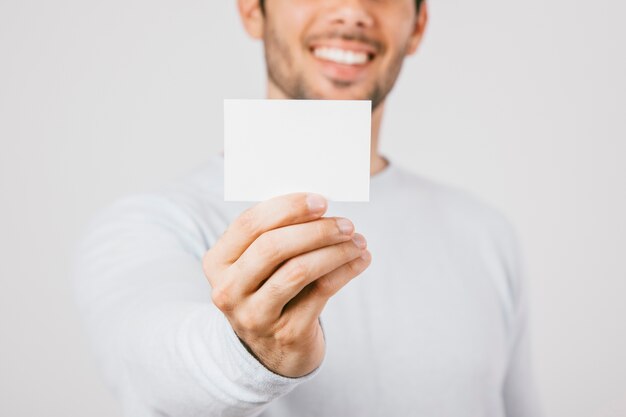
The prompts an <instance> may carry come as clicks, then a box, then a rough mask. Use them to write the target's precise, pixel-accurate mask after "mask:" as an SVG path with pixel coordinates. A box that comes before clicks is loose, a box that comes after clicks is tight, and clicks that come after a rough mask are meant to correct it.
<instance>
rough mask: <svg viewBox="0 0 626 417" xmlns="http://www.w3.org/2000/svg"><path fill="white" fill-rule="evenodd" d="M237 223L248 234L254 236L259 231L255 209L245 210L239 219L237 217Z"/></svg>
mask: <svg viewBox="0 0 626 417" xmlns="http://www.w3.org/2000/svg"><path fill="white" fill-rule="evenodd" d="M236 221H237V226H238V227H239V228H240V229H242V230H243V231H244V232H246V233H248V234H254V233H256V232H257V230H258V225H257V219H256V215H255V211H254V207H249V208H247V209H245V210H244V211H243V212H242V213H241V214H240V215H239V217H237V220H236Z"/></svg>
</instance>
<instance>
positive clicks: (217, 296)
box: [76, 0, 539, 417]
mask: <svg viewBox="0 0 626 417" xmlns="http://www.w3.org/2000/svg"><path fill="white" fill-rule="evenodd" d="M238 5H239V12H240V15H241V19H242V21H243V24H244V26H245V28H246V30H247V31H248V33H249V34H250V35H251V36H252V37H254V38H258V39H262V40H263V43H264V47H265V57H266V62H267V74H268V84H267V86H268V89H267V92H268V93H267V94H268V97H269V98H294V99H295V98H298V99H302V98H319V99H369V100H372V109H373V110H372V111H373V113H372V147H371V149H372V155H371V191H370V193H371V201H370V203H368V204H365V205H364V204H362V203H361V204H358V203H356V204H350V203H335V204H334V209H335V211H336V213H337V214H340V216H329V215H328V214H329V204H328V203H327V202H326V201H325V200H324V199H323V198H322V197H321V196H317V195H314V194H308V193H304V192H303V193H293V194H288V195H284V196H279V197H276V198H273V199H270V200H267V201H263V202H260V203H258V204H254V205H250V204H241V203H226V202H224V201H223V188H222V187H223V159H222V156H221V155H214V156H212V157H211V159H210V161H209V163H208V164H207V165H206V166H205V167H203V168H201V169H200V170H198V171H196V172H195V173H194V174H192V175H191V176H189V177H188V178H185V179H183V180H182V181H179V182H174V183H172V184H170V185H169V186H167V187H164V188H163V189H162V190H160V191H159V192H154V193H150V194H145V195H139V196H134V197H130V198H127V199H124V200H122V201H120V202H118V203H117V204H115V205H113V206H112V207H110V208H109V209H107V210H105V211H104V212H103V213H101V214H100V216H99V217H98V218H97V219H96V220H95V221H94V222H93V224H92V226H91V228H90V230H89V233H88V234H87V236H86V237H85V239H84V242H83V244H82V246H81V251H80V253H79V256H78V260H77V270H76V279H77V280H76V288H77V296H78V297H77V298H78V302H79V305H80V306H81V309H82V311H83V314H84V317H85V322H86V326H87V329H88V330H89V332H90V335H91V336H92V340H93V344H94V348H95V350H96V352H97V354H98V359H99V361H100V363H101V365H102V368H103V370H104V372H105V376H106V379H107V381H108V383H109V384H110V386H111V387H112V389H113V390H114V391H115V392H116V394H117V395H118V397H119V398H120V400H121V401H122V403H123V405H124V410H125V413H126V415H128V416H135V417H141V416H165V415H167V416H257V415H261V416H266V417H283V416H387V415H389V416H428V417H432V416H445V417H448V416H449V417H463V416H468V417H470V416H471V417H476V416H489V417H501V416H507V417H511V416H523V417H530V416H538V415H539V407H538V405H537V404H538V401H537V399H536V396H535V394H534V389H533V385H532V381H531V377H530V371H529V369H530V359H529V343H528V313H527V299H526V296H527V292H526V291H525V284H524V281H523V279H522V273H521V259H520V255H519V250H518V247H517V239H516V237H515V233H514V231H513V229H512V227H511V226H510V224H509V222H508V221H507V220H506V219H505V218H504V217H503V216H502V215H501V214H500V213H499V212H498V211H496V210H494V209H492V208H490V207H489V206H488V205H486V204H484V203H482V202H481V201H479V200H478V199H477V198H475V197H472V196H471V195H469V194H467V193H465V192H463V191H461V190H458V189H455V188H452V187H449V186H444V185H442V184H439V183H436V182H434V181H431V180H429V179H426V178H423V177H420V176H417V175H415V174H411V173H409V172H408V171H406V170H404V169H402V168H400V167H398V166H396V165H395V164H393V163H390V161H389V159H388V158H385V157H383V156H381V155H380V154H379V153H378V150H377V145H378V132H379V127H380V123H381V119H382V115H383V110H384V105H385V98H386V97H387V94H388V93H389V91H390V90H391V88H392V86H393V84H394V82H395V81H396V78H397V76H398V74H399V73H400V69H401V66H402V62H403V60H404V58H405V56H407V55H411V54H413V53H414V52H415V51H416V49H417V47H418V45H419V43H420V40H421V38H422V35H423V33H424V29H425V27H426V22H427V8H426V4H423V3H422V2H420V1H419V0H418V1H417V2H416V1H415V0H269V1H265V2H263V1H259V0H239V2H238ZM328 151H329V152H332V149H329V150H328ZM285 157H289V156H288V155H285ZM320 169H323V167H320ZM324 214H326V216H324ZM357 226H358V229H359V231H360V232H361V233H357V232H356V231H355V230H356V229H357ZM365 236H367V240H366V238H365ZM357 276H358V278H356V279H355V277H357ZM347 284H350V285H347ZM331 297H332V301H331V302H329V300H330V298H331Z"/></svg>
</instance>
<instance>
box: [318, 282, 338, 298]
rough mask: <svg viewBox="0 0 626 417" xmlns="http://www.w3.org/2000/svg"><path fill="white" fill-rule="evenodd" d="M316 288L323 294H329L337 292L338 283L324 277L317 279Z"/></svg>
mask: <svg viewBox="0 0 626 417" xmlns="http://www.w3.org/2000/svg"><path fill="white" fill-rule="evenodd" d="M314 290H315V292H316V293H318V294H320V295H322V296H329V295H332V294H334V293H335V290H336V284H335V283H334V281H333V280H330V279H328V277H323V278H320V279H318V280H317V281H315V286H314Z"/></svg>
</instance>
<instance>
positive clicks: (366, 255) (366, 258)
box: [361, 249, 372, 261]
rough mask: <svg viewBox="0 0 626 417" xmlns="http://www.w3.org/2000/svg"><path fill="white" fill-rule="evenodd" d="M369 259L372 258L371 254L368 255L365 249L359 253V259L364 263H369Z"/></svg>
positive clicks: (368, 252)
mask: <svg viewBox="0 0 626 417" xmlns="http://www.w3.org/2000/svg"><path fill="white" fill-rule="evenodd" d="M371 257H372V254H371V253H370V251H368V250H367V249H365V250H364V251H363V252H362V253H361V259H363V260H364V261H369V260H370V258H371Z"/></svg>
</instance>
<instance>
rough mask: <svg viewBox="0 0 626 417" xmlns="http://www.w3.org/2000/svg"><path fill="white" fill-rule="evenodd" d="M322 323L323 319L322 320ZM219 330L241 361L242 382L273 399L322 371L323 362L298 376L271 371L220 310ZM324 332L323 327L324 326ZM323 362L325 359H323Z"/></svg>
mask: <svg viewBox="0 0 626 417" xmlns="http://www.w3.org/2000/svg"><path fill="white" fill-rule="evenodd" d="M320 325H321V321H320ZM218 326H219V327H220V329H219V332H220V334H223V335H225V336H226V343H227V345H228V348H229V350H230V351H231V352H233V355H234V356H235V358H237V359H238V360H239V361H240V363H241V365H242V366H241V369H242V371H243V374H242V380H241V381H240V382H241V383H242V384H244V385H246V386H247V387H248V388H249V389H251V390H253V391H257V392H259V391H260V392H261V393H264V394H266V395H268V396H269V397H270V398H268V399H273V398H277V397H279V396H281V395H284V394H286V393H288V392H289V391H291V390H292V389H293V388H295V387H296V386H297V385H299V384H301V383H303V382H306V381H309V380H311V379H313V378H315V376H316V375H317V374H318V373H319V372H320V369H321V364H320V366H318V367H317V368H315V369H314V370H313V371H311V372H310V373H308V374H306V375H303V376H301V377H297V378H291V377H285V376H282V375H278V374H277V373H274V372H272V371H270V370H269V369H268V368H266V367H265V365H263V364H262V363H261V362H259V360H258V359H257V358H255V357H254V356H253V355H252V354H251V353H250V352H249V351H248V349H246V347H245V346H244V345H243V343H242V342H241V340H239V337H238V336H237V334H236V333H235V331H234V330H233V328H232V326H231V325H230V322H229V321H228V319H227V318H226V316H224V314H223V313H221V312H220V317H219V319H218ZM322 333H323V327H322ZM322 363H323V360H322Z"/></svg>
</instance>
